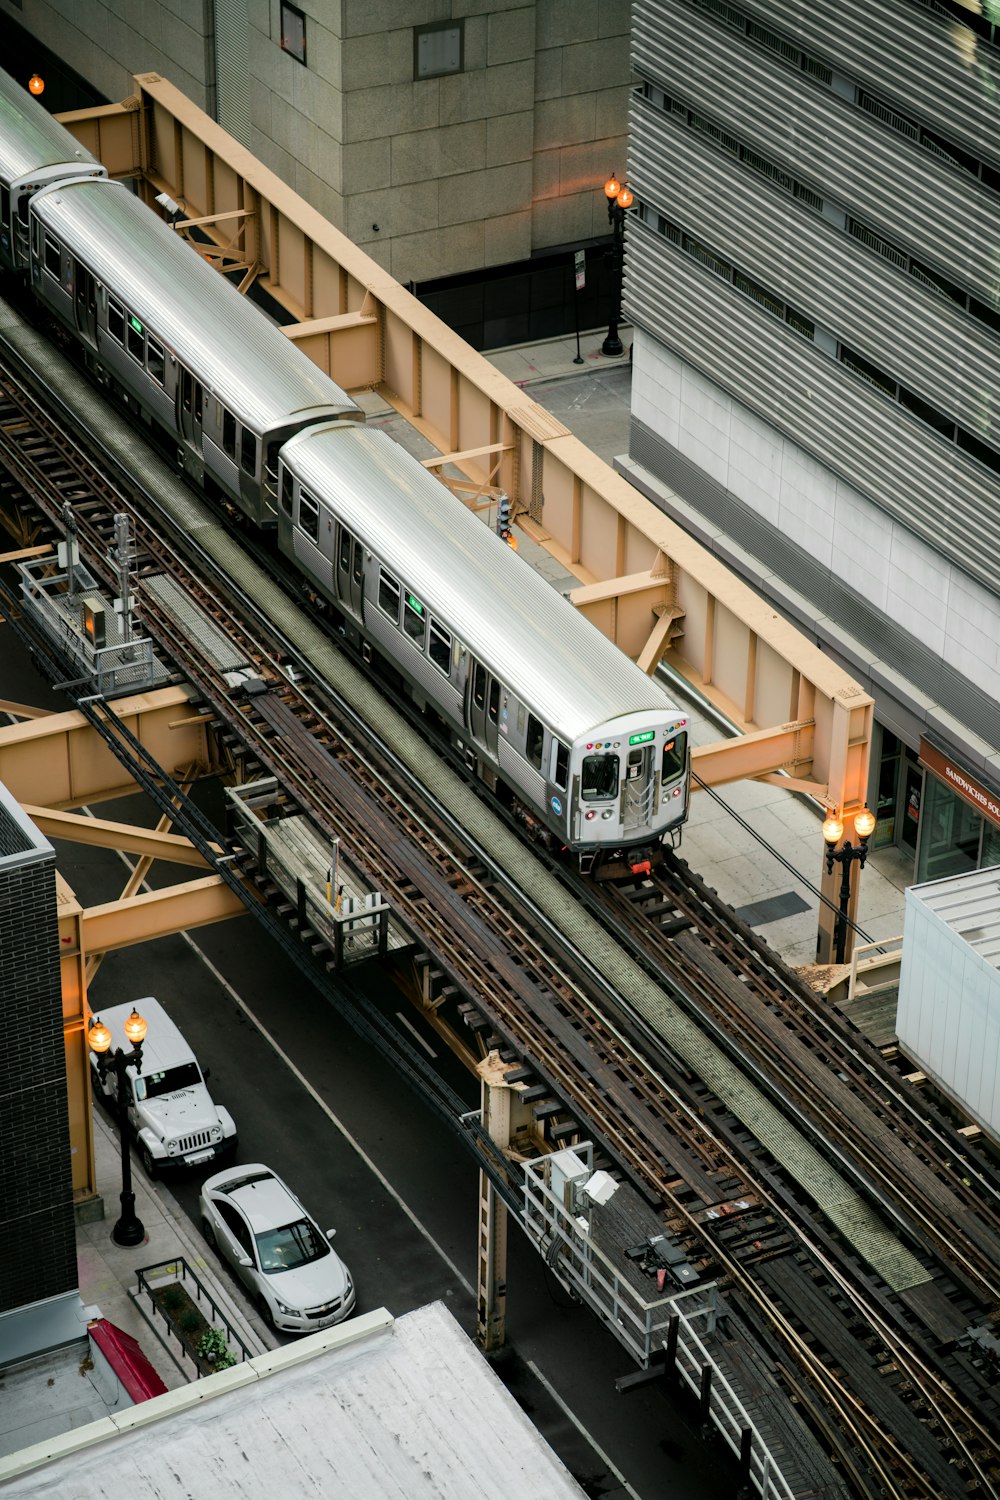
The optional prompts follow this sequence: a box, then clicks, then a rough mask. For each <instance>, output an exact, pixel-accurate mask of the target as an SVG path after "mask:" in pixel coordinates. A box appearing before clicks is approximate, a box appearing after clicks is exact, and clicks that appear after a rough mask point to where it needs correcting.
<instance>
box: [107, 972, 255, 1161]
mask: <svg viewBox="0 0 1000 1500" xmlns="http://www.w3.org/2000/svg"><path fill="white" fill-rule="evenodd" d="M134 1008H135V1009H136V1010H138V1012H139V1014H140V1015H141V1016H143V1017H144V1018H145V1020H146V1023H147V1030H146V1037H145V1040H144V1041H143V1043H142V1068H141V1071H140V1072H136V1069H135V1068H134V1067H130V1068H129V1069H128V1070H127V1077H128V1085H129V1092H128V1120H129V1126H130V1128H131V1131H132V1134H133V1136H134V1138H135V1141H136V1144H137V1146H138V1150H139V1158H140V1160H141V1162H142V1165H143V1168H144V1170H145V1172H146V1175H147V1176H148V1177H155V1176H156V1173H157V1172H158V1171H159V1170H160V1169H161V1168H163V1167H196V1166H200V1165H201V1164H202V1163H204V1162H220V1163H221V1162H225V1161H232V1159H233V1157H234V1156H235V1155H236V1125H235V1124H234V1122H233V1117H232V1115H231V1114H230V1113H229V1111H228V1109H223V1107H222V1106H221V1105H220V1104H216V1103H215V1101H214V1100H213V1098H212V1096H211V1094H210V1093H209V1092H208V1089H207V1088H206V1087H205V1079H204V1076H203V1074H202V1071H201V1068H200V1067H199V1066H198V1060H197V1058H196V1057H195V1055H194V1053H193V1052H192V1051H191V1048H190V1047H189V1046H188V1044H187V1042H186V1041H185V1040H184V1037H183V1036H182V1034H181V1032H180V1030H179V1029H178V1027H177V1026H176V1024H175V1023H174V1022H173V1021H172V1020H171V1019H170V1017H169V1016H168V1015H167V1013H166V1011H165V1010H164V1009H163V1006H162V1005H161V1004H160V1002H159V1001H158V1000H154V999H153V997H152V996H147V998H146V999H144V1000H137V1001H136V1002H135V1006H134ZM132 1010H133V1006H132V1005H113V1006H112V1007H111V1008H110V1009H109V1010H102V1011H101V1012H100V1019H101V1020H102V1021H103V1022H104V1024H105V1026H106V1027H107V1028H108V1030H109V1031H110V1032H111V1051H112V1052H113V1051H114V1049H115V1048H116V1047H121V1048H122V1049H123V1051H125V1052H128V1051H130V1050H131V1043H130V1042H129V1041H128V1040H127V1038H126V1036H125V1029H124V1028H125V1022H126V1020H127V1019H128V1017H129V1016H130V1015H131V1013H132ZM109 1055H110V1054H109ZM90 1065H91V1080H92V1083H93V1087H94V1093H95V1094H99V1095H101V1096H102V1097H103V1098H104V1099H105V1100H106V1101H107V1103H108V1104H109V1105H110V1106H111V1107H112V1108H117V1098H118V1081H117V1074H116V1072H115V1071H114V1069H108V1071H107V1073H106V1074H105V1078H104V1082H103V1083H102V1082H101V1078H100V1074H99V1072H98V1065H97V1056H96V1054H95V1053H93V1052H91V1054H90Z"/></svg>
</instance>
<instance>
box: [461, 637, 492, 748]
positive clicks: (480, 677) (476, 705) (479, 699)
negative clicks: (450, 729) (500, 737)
mask: <svg viewBox="0 0 1000 1500" xmlns="http://www.w3.org/2000/svg"><path fill="white" fill-rule="evenodd" d="M468 683H469V686H468V704H467V708H466V718H467V720H468V724H469V728H470V729H471V731H472V735H473V738H474V739H476V740H477V741H478V742H479V744H480V745H483V746H485V748H486V750H487V751H488V752H489V755H490V759H491V760H494V761H495V760H496V758H497V724H498V722H499V718H500V684H499V682H497V680H496V678H495V677H491V676H490V674H489V672H487V670H486V668H485V667H484V666H483V664H482V662H480V661H476V660H475V658H473V660H472V671H471V672H470V673H469V677H468Z"/></svg>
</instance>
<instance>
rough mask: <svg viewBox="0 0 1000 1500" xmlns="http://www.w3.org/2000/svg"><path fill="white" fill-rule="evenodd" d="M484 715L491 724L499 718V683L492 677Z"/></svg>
mask: <svg viewBox="0 0 1000 1500" xmlns="http://www.w3.org/2000/svg"><path fill="white" fill-rule="evenodd" d="M486 717H487V718H488V719H489V721H490V723H491V724H495V723H496V722H497V721H498V719H499V718H500V684H499V682H497V680H496V678H495V677H494V678H493V679H492V681H491V682H490V701H489V703H488V704H487V705H486Z"/></svg>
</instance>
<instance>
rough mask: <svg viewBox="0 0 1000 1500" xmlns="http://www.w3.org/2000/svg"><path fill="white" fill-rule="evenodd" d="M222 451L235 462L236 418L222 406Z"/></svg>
mask: <svg viewBox="0 0 1000 1500" xmlns="http://www.w3.org/2000/svg"><path fill="white" fill-rule="evenodd" d="M222 451H223V453H224V454H225V455H226V457H227V458H231V459H232V461H233V463H235V462H236V418H235V417H234V416H233V414H232V412H231V411H226V409H225V407H223V408H222Z"/></svg>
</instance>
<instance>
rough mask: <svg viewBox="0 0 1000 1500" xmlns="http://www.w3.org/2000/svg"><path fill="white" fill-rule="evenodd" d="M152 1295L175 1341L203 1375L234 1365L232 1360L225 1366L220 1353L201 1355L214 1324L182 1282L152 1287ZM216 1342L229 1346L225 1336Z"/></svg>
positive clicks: (150, 1291) (150, 1290)
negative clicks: (226, 1343) (200, 1346)
mask: <svg viewBox="0 0 1000 1500" xmlns="http://www.w3.org/2000/svg"><path fill="white" fill-rule="evenodd" d="M149 1294H150V1296H151V1297H152V1299H153V1305H154V1307H155V1308H156V1310H157V1311H158V1312H159V1313H161V1314H162V1316H163V1319H164V1321H165V1323H166V1324H167V1327H168V1328H169V1329H170V1331H171V1333H172V1334H173V1336H174V1338H175V1339H176V1340H177V1342H178V1343H179V1344H181V1345H182V1347H183V1348H184V1350H185V1351H186V1353H187V1354H189V1355H190V1357H191V1360H192V1362H193V1364H194V1366H195V1368H196V1369H197V1371H198V1374H199V1375H211V1374H212V1373H213V1372H214V1371H215V1370H216V1369H219V1368H221V1369H225V1368H226V1367H227V1365H228V1364H229V1363H231V1360H228V1359H227V1360H226V1362H225V1363H222V1361H221V1360H218V1356H217V1355H216V1354H209V1355H207V1356H206V1355H204V1354H202V1353H199V1345H200V1344H201V1341H202V1338H203V1337H204V1335H205V1334H206V1333H208V1332H209V1330H210V1329H211V1328H212V1324H211V1323H210V1322H209V1321H208V1319H207V1318H206V1317H205V1314H204V1313H203V1312H202V1310H201V1308H200V1307H199V1306H198V1304H197V1302H195V1300H194V1298H193V1297H192V1296H190V1294H189V1293H188V1291H187V1289H186V1288H185V1287H184V1286H182V1285H181V1283H180V1282H179V1281H168V1282H165V1283H164V1284H163V1285H162V1286H157V1287H150V1288H149ZM216 1342H218V1343H221V1344H222V1346H223V1347H225V1341H224V1339H222V1338H221V1336H220V1339H219V1340H217V1341H216ZM217 1360H218V1362H217Z"/></svg>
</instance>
